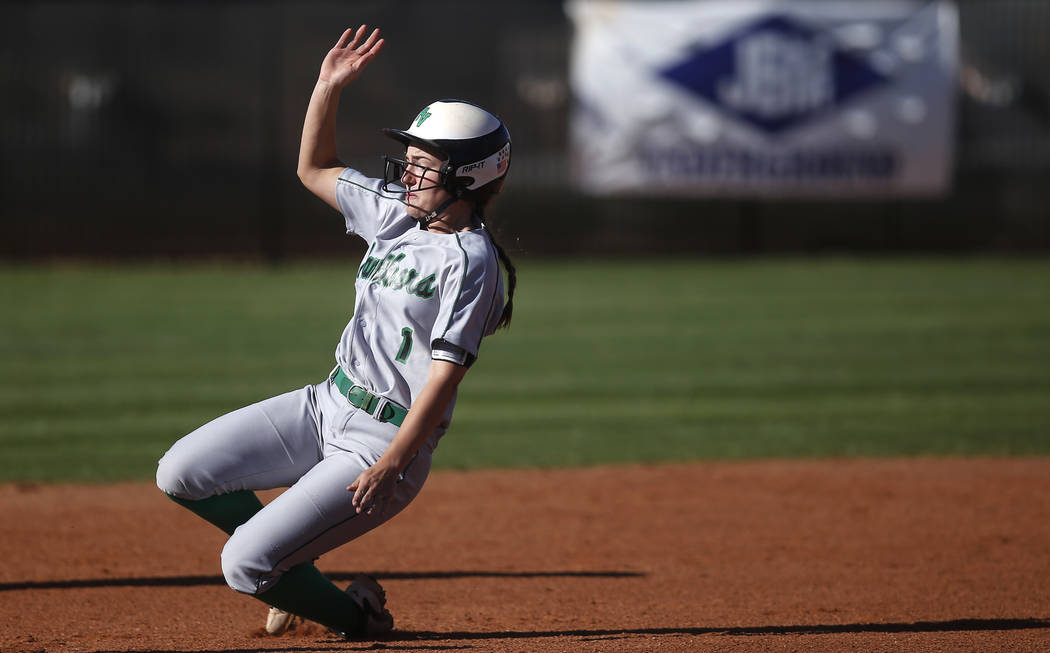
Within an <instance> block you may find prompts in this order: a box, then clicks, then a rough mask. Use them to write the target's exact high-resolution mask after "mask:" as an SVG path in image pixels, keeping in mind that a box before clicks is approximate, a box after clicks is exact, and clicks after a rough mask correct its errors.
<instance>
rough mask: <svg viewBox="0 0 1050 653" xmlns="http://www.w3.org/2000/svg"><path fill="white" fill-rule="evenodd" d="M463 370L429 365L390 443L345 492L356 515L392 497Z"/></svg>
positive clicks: (437, 363) (452, 365)
mask: <svg viewBox="0 0 1050 653" xmlns="http://www.w3.org/2000/svg"><path fill="white" fill-rule="evenodd" d="M466 373H467V368H466V367H464V366H463V365H457V364H455V363H450V362H448V361H441V360H435V361H431V363H430V372H429V373H428V375H427V382H426V383H425V384H424V385H423V389H422V390H421V391H420V393H419V396H418V397H416V400H415V401H414V402H412V407H411V408H410V409H409V411H408V415H406V416H405V421H404V422H403V423H402V424H401V428H400V429H399V430H398V432H397V435H396V436H394V440H393V442H391V443H390V446H389V447H388V448H387V450H386V452H385V453H384V454H383V455H382V456H381V457H380V458H379V460H378V461H376V464H375V465H372V466H371V467H370V468H368V469H366V470H365V471H363V472H361V475H360V476H358V477H357V480H355V481H354V482H353V483H352V484H350V486H349V487H347V488H346V489H347V491H349V492H353V493H354V497H353V499H352V500H351V501H352V503H353V506H354V508H356V509H357V512H365V513H368V514H371V513H372V512H373V511H375V510H379V509H381V508H382V506H383V503H385V502H386V500H387V499H389V498H390V497H392V496H393V495H394V490H395V488H396V485H397V477H398V475H399V474H400V473H401V472H402V471H403V470H404V469H405V467H406V466H407V465H408V463H409V461H411V460H412V457H413V456H415V455H416V452H417V451H419V448H420V447H422V446H423V443H424V442H426V440H427V438H428V437H430V434H432V433H433V432H434V429H436V428H437V426H438V424H439V423H440V422H441V418H442V417H444V415H445V410H446V409H447V408H448V405H449V402H451V401H452V398H453V397H454V396H455V395H456V388H458V387H459V383H460V381H462V380H463V377H464V376H465V375H466Z"/></svg>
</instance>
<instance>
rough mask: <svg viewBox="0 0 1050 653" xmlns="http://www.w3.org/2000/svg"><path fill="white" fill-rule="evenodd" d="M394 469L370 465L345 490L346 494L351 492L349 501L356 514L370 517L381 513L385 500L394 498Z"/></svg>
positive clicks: (395, 471) (395, 485) (395, 483)
mask: <svg viewBox="0 0 1050 653" xmlns="http://www.w3.org/2000/svg"><path fill="white" fill-rule="evenodd" d="M397 475H398V472H397V470H396V469H392V468H388V467H387V466H385V465H383V464H382V462H379V463H376V464H375V465H372V466H371V467H369V468H368V469H366V470H365V471H363V472H361V475H360V476H358V477H357V480H356V481H354V482H353V483H351V484H350V485H349V487H347V488H346V490H347V492H353V493H354V496H353V498H352V499H351V500H350V502H351V504H353V506H354V508H355V509H356V510H357V512H358V513H362V512H363V513H365V514H367V515H371V514H372V513H375V512H381V511H382V510H383V506H384V505H385V504H386V502H387V500H389V499H391V498H392V497H393V496H394V490H396V489H397Z"/></svg>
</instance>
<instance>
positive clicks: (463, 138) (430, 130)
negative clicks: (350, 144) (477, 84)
mask: <svg viewBox="0 0 1050 653" xmlns="http://www.w3.org/2000/svg"><path fill="white" fill-rule="evenodd" d="M383 133H384V134H386V135H387V136H390V137H391V138H393V139H394V140H397V141H398V142H400V143H401V144H402V145H405V146H406V147H408V146H411V145H414V146H416V147H419V148H421V149H423V150H426V151H428V152H430V153H433V154H434V155H435V156H436V157H438V158H440V159H443V160H444V164H443V165H442V167H441V169H440V170H434V169H433V168H428V170H433V171H434V172H436V173H437V174H438V176H439V179H440V180H441V181H440V182H439V184H438V185H436V186H434V187H441V188H443V189H445V190H446V191H447V192H448V193H449V194H451V195H453V196H454V197H460V196H462V195H464V194H472V192H474V191H480V190H482V189H484V188H486V187H489V190H491V189H492V188H494V187H496V186H502V184H503V180H504V179H505V178H506V174H507V171H508V170H509V168H510V153H511V146H510V133H509V132H508V131H507V128H506V126H505V125H504V124H503V122H502V121H500V119H499V118H497V117H496V116H494V115H492V114H491V113H489V112H488V111H485V110H484V109H482V108H481V107H479V106H477V105H475V104H471V103H469V102H464V101H462V100H440V101H437V102H433V103H431V104H430V105H429V106H427V107H425V108H424V109H423V110H422V111H420V112H419V114H417V115H416V117H415V118H414V119H413V120H412V124H411V125H409V128H408V129H407V130H400V129H384V130H383ZM383 159H384V161H385V162H386V164H385V169H384V175H383V178H384V185H383V187H384V189H387V187H388V186H389V185H391V184H397V185H400V183H401V177H402V175H403V174H404V171H405V169H406V166H412V165H416V164H412V163H411V162H409V161H407V160H405V159H397V158H394V157H383ZM424 172H425V171H424ZM490 185H492V186H490ZM419 190H425V189H422V188H421V189H419ZM497 190H498V189H497Z"/></svg>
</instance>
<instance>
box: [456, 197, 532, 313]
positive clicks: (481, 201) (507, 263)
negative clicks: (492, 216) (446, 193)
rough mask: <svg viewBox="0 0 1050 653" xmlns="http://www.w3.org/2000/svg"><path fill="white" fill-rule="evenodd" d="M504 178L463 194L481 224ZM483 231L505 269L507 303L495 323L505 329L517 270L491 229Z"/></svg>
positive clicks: (512, 303) (512, 308) (512, 310)
mask: <svg viewBox="0 0 1050 653" xmlns="http://www.w3.org/2000/svg"><path fill="white" fill-rule="evenodd" d="M505 180H506V177H504V178H502V179H500V180H498V183H497V182H492V183H490V184H489V185H488V186H487V187H485V188H482V189H479V190H476V191H468V192H467V193H465V194H464V197H463V199H465V200H467V201H468V202H472V203H473V204H474V214H475V215H476V216H477V217H478V219H479V220H481V224H482V225H484V224H485V207H486V206H488V203H489V202H490V201H491V200H492V198H493V197H495V196H496V195H497V194H498V193H499V192H500V190H501V189H502V188H503V182H504V181H505ZM485 233H487V234H488V235H489V240H491V241H492V245H493V246H494V247H495V248H496V253H497V254H499V260H500V262H501V263H503V267H504V268H506V270H507V303H506V304H504V305H503V313H502V314H501V315H500V316H499V322H497V323H496V328H497V329H505V328H507V327H509V326H510V319H511V317H513V315H514V289H515V288H516V287H517V286H518V271H517V270H516V269H515V268H514V263H512V262H511V260H510V257H509V256H507V252H505V251H504V250H503V248H502V247H500V245H499V243H497V242H496V238H495V236H493V235H492V231H490V230H489V229H488V228H487V227H486V229H485Z"/></svg>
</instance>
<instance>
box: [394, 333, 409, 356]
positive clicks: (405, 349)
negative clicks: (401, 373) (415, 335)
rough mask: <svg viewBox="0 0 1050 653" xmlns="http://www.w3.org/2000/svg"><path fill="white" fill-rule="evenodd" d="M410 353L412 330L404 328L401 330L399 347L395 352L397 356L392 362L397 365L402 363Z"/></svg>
mask: <svg viewBox="0 0 1050 653" xmlns="http://www.w3.org/2000/svg"><path fill="white" fill-rule="evenodd" d="M411 353H412V328H411V327H405V328H403V329H401V347H400V348H398V350H397V356H394V360H395V361H397V362H398V363H404V362H406V361H407V360H408V355H409V354H411Z"/></svg>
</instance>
